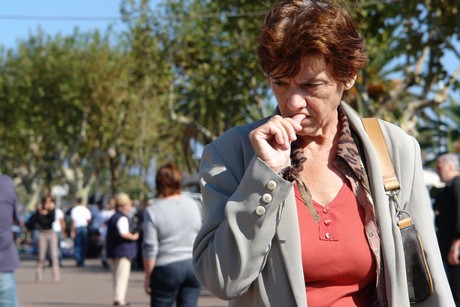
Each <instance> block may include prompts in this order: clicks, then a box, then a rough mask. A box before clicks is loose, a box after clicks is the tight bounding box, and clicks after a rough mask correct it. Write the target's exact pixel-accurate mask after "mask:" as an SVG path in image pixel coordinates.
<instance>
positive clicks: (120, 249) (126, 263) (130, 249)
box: [106, 193, 139, 306]
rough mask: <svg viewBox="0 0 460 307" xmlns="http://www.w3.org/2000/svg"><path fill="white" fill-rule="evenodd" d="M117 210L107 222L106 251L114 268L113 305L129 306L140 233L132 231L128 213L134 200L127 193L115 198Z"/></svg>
mask: <svg viewBox="0 0 460 307" xmlns="http://www.w3.org/2000/svg"><path fill="white" fill-rule="evenodd" d="M115 202H116V207H115V208H116V212H115V213H114V214H113V215H112V217H111V218H110V219H109V220H108V222H107V238H106V252H107V258H108V259H109V264H110V268H111V270H112V279H113V305H114V306H129V303H128V302H126V292H127V290H128V281H129V275H130V272H131V260H132V259H133V258H134V257H135V256H136V240H137V239H139V233H137V232H135V233H131V232H130V222H129V219H128V216H127V214H128V213H129V211H130V210H131V207H132V201H131V199H130V198H129V196H128V195H127V194H125V193H120V194H118V195H117V196H116V198H115Z"/></svg>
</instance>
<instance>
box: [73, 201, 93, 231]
mask: <svg viewBox="0 0 460 307" xmlns="http://www.w3.org/2000/svg"><path fill="white" fill-rule="evenodd" d="M70 217H71V218H72V221H73V222H74V224H75V228H77V227H87V226H88V221H89V220H90V219H91V211H89V209H88V208H86V207H84V206H82V205H78V206H75V207H74V208H73V209H72V211H71V212H70Z"/></svg>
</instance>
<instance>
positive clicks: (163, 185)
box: [155, 163, 182, 197]
mask: <svg viewBox="0 0 460 307" xmlns="http://www.w3.org/2000/svg"><path fill="white" fill-rule="evenodd" d="M155 184H156V190H157V193H158V196H160V197H168V196H171V195H175V194H180V191H181V187H182V174H181V172H180V170H179V168H178V167H177V166H176V165H175V164H173V163H167V164H165V165H163V166H161V167H160V168H159V169H158V171H157V174H156V178H155Z"/></svg>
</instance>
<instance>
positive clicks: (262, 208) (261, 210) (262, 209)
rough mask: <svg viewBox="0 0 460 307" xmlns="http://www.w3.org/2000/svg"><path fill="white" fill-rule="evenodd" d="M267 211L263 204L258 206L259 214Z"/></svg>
mask: <svg viewBox="0 0 460 307" xmlns="http://www.w3.org/2000/svg"><path fill="white" fill-rule="evenodd" d="M265 212H266V209H265V208H264V207H263V206H258V207H257V208H256V214H257V215H264V214H265Z"/></svg>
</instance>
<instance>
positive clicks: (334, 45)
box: [257, 0, 367, 82]
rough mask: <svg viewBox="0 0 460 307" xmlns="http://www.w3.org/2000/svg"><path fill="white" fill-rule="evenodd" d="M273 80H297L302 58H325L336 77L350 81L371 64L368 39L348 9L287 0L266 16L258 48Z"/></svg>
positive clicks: (324, 1) (325, 1) (323, 1)
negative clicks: (365, 42) (366, 47)
mask: <svg viewBox="0 0 460 307" xmlns="http://www.w3.org/2000/svg"><path fill="white" fill-rule="evenodd" d="M257 55H258V57H259V62H260V65H261V67H262V69H263V70H264V72H265V73H266V74H267V75H268V76H270V77H277V78H280V77H281V78H282V77H289V78H291V77H294V76H295V75H297V74H298V73H299V71H300V69H301V68H300V62H301V61H300V60H301V58H303V57H305V56H309V55H322V56H323V57H324V59H325V61H326V63H327V65H328V70H329V73H330V75H331V77H332V78H334V79H336V80H337V81H343V82H346V81H348V80H349V79H350V78H353V77H354V76H356V75H357V73H358V72H359V70H360V69H361V68H363V67H364V66H365V65H366V64H367V54H366V52H365V44H364V39H363V38H362V37H361V36H360V35H359V33H358V31H357V29H356V27H355V25H354V22H353V20H352V18H351V16H350V14H349V13H348V12H347V10H346V9H345V8H344V7H342V6H340V5H339V4H337V3H336V2H333V1H330V0H290V1H288V0H284V1H280V2H278V3H277V4H275V5H274V7H273V8H272V10H271V11H270V12H269V13H268V14H267V16H266V17H265V22H264V24H263V25H262V29H261V32H260V35H259V46H258V48H257Z"/></svg>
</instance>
